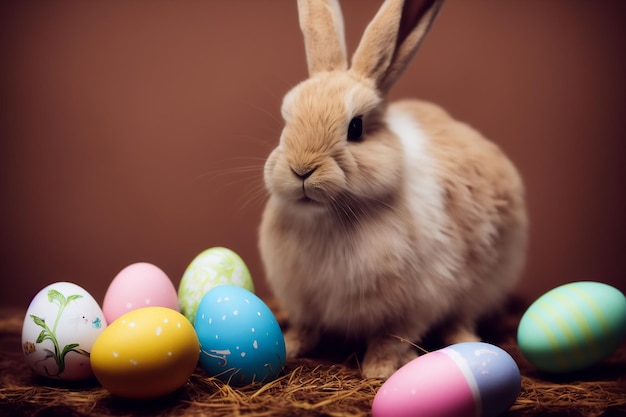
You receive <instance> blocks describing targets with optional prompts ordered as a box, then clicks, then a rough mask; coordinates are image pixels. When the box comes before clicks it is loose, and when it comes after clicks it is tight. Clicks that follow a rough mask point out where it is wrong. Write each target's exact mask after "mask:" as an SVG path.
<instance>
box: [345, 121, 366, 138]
mask: <svg viewBox="0 0 626 417" xmlns="http://www.w3.org/2000/svg"><path fill="white" fill-rule="evenodd" d="M362 137H363V116H357V117H355V118H353V119H352V120H350V124H349V125H348V140H349V141H357V140H361V138H362Z"/></svg>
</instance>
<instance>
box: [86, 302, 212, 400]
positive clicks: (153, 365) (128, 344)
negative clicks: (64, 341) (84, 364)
mask: <svg viewBox="0 0 626 417" xmlns="http://www.w3.org/2000/svg"><path fill="white" fill-rule="evenodd" d="M199 354H200V348H199V344H198V337H197V336H196V333H195V331H194V329H193V326H192V325H191V323H189V320H187V319H186V318H185V316H183V315H182V314H180V313H179V312H177V311H175V310H172V309H169V308H165V307H144V308H139V309H136V310H133V311H130V312H128V313H126V314H124V315H122V316H121V317H119V318H118V319H117V320H115V321H114V322H113V323H111V324H110V325H109V327H107V329H106V330H105V331H104V332H102V334H101V335H100V337H99V338H98V340H96V343H95V344H94V345H93V349H92V350H91V366H92V368H93V372H94V374H95V375H96V378H97V379H98V381H99V382H100V383H101V384H102V386H103V387H104V388H106V389H107V390H108V391H109V392H110V393H112V394H114V395H117V396H120V397H125V398H133V399H149V398H156V397H160V396H164V395H167V394H170V393H172V392H174V391H176V390H177V389H179V388H180V387H182V386H183V385H184V384H185V382H187V380H188V379H189V377H190V376H191V374H192V373H193V371H194V369H195V368H196V366H197V364H198V356H199Z"/></svg>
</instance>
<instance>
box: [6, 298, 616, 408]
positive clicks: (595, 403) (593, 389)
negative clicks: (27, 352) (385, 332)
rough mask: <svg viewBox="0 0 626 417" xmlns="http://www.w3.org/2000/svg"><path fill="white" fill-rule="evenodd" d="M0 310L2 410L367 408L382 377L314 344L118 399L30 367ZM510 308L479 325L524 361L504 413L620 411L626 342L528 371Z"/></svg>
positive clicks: (17, 317) (11, 320)
mask: <svg viewBox="0 0 626 417" xmlns="http://www.w3.org/2000/svg"><path fill="white" fill-rule="evenodd" d="M0 314H2V315H0V350H1V353H2V356H1V357H0V416H12V417H16V416H20V415H28V416H40V417H48V416H63V417H68V416H105V415H106V416H128V417H134V416H239V415H254V416H368V415H370V414H371V404H372V400H373V398H374V395H375V394H376V391H377V390H378V388H379V387H380V385H381V384H382V381H380V380H373V379H363V378H362V377H361V376H360V373H359V369H358V357H359V354H358V353H356V354H349V355H348V356H343V360H339V361H338V360H337V357H338V356H341V355H344V354H345V352H334V353H333V354H328V352H317V353H316V355H315V356H314V357H313V358H309V359H298V360H290V361H288V362H287V366H286V367H285V369H284V372H283V374H282V375H281V376H280V377H279V378H278V379H276V380H275V381H273V382H271V383H267V384H265V385H261V384H254V385H249V386H246V387H242V388H232V387H230V386H229V385H226V384H224V383H222V382H221V381H219V380H217V379H215V378H212V377H209V376H208V375H206V374H205V373H204V372H203V371H202V370H201V369H197V370H196V372H195V373H194V374H193V375H192V376H191V378H190V379H189V381H188V382H187V383H186V384H185V386H183V387H182V388H181V389H180V390H178V391H177V392H175V393H174V394H172V395H170V396H167V397H165V398H161V399H158V400H152V401H130V400H124V399H120V398H116V397H114V396H112V395H110V394H109V393H108V392H107V391H106V390H104V389H103V388H102V387H100V386H99V385H98V384H97V382H88V383H80V384H79V383H76V384H68V383H60V382H55V381H50V380H47V379H43V378H39V377H37V376H35V375H33V372H31V370H30V368H29V367H28V366H27V365H26V363H25V361H24V359H23V357H22V352H21V346H20V345H21V343H20V342H21V328H22V320H23V311H17V312H16V311H11V312H7V311H6V310H3V311H1V312H0ZM516 314H517V313H512V314H511V315H509V316H507V317H506V320H499V322H498V323H497V324H495V325H494V324H493V323H491V324H489V325H488V326H487V331H485V332H483V334H485V333H486V334H487V336H489V337H488V338H487V337H486V339H487V340H490V341H492V342H495V341H497V342H498V343H497V344H498V345H499V346H501V347H502V348H504V349H505V350H507V351H508V352H509V353H511V355H513V357H514V358H515V359H516V360H517V361H518V364H519V365H520V367H521V369H522V374H523V376H522V393H521V394H520V396H519V398H518V399H517V401H516V402H515V404H514V405H513V406H512V407H511V409H510V410H509V411H508V412H507V413H506V414H505V416H511V417H513V416H515V417H522V416H570V417H579V416H580V417H582V416H585V417H612V416H624V415H626V345H625V346H622V348H621V349H620V350H619V351H618V352H616V353H615V354H614V355H613V356H612V357H611V358H610V359H609V360H608V361H606V362H605V363H603V364H601V365H598V366H596V367H594V368H593V369H591V370H588V371H586V372H584V373H576V374H568V375H567V376H561V377H559V378H555V377H549V376H546V375H544V374H541V373H538V372H536V371H534V370H533V368H532V367H531V366H530V365H529V364H528V363H527V362H525V360H524V358H523V357H522V356H521V354H520V352H519V349H518V347H517V345H516V344H515V342H514V338H513V335H514V329H515V327H516V323H517V320H518V316H517V315H516ZM279 320H281V321H284V318H282V317H281V318H280V319H279ZM495 334H499V335H500V337H498V338H496V337H495V336H494V335H495ZM331 346H336V345H333V344H331ZM334 350H337V349H334ZM339 350H341V349H339Z"/></svg>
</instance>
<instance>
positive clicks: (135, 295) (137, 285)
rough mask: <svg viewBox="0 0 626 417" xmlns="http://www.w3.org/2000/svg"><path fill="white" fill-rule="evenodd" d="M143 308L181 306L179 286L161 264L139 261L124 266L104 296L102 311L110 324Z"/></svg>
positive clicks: (172, 307)
mask: <svg viewBox="0 0 626 417" xmlns="http://www.w3.org/2000/svg"><path fill="white" fill-rule="evenodd" d="M141 307H167V308H171V309H172V310H177V311H178V309H179V307H178V296H177V294H176V288H175V287H174V284H172V281H170V279H169V278H168V276H167V275H166V274H165V272H163V271H162V270H161V269H160V268H159V267H157V266H155V265H152V264H150V263H147V262H138V263H134V264H132V265H129V266H127V267H126V268H124V269H122V270H121V271H120V272H119V273H118V274H117V275H116V276H115V278H113V281H111V283H110V284H109V288H107V291H106V293H105V295H104V302H103V303H102V311H104V317H106V319H107V322H108V323H112V322H113V321H114V320H115V319H117V318H118V317H120V316H122V315H123V314H126V313H128V312H129V311H131V310H135V309H137V308H141Z"/></svg>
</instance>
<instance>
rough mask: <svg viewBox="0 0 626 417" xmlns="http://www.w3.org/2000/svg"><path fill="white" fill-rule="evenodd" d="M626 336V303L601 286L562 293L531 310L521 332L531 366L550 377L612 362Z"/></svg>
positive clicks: (572, 286)
mask: <svg viewBox="0 0 626 417" xmlns="http://www.w3.org/2000/svg"><path fill="white" fill-rule="evenodd" d="M625 336H626V297H624V294H622V293H621V292H620V291H619V290H618V289H616V288H614V287H612V286H610V285H607V284H603V283H600V282H592V281H581V282H572V283H569V284H565V285H561V286H559V287H556V288H554V289H552V290H550V291H548V292H547V293H545V294H544V295H542V296H541V297H539V298H538V299H537V300H535V302H534V303H532V304H531V305H530V307H529V308H528V310H526V312H525V313H524V315H523V316H522V319H521V320H520V323H519V327H518V329H517V341H518V344H519V347H520V349H521V351H522V353H523V354H524V356H525V357H526V359H528V361H529V362H531V363H532V364H533V365H535V366H536V367H537V368H538V369H541V370H543V371H547V372H557V373H558V372H571V371H577V370H581V369H584V368H587V367H589V366H591V365H593V364H595V363H597V362H599V361H601V360H603V359H605V358H607V357H608V356H610V355H611V354H612V353H613V352H614V351H615V350H616V349H617V348H618V347H619V346H620V344H621V342H622V340H624V337H625Z"/></svg>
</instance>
